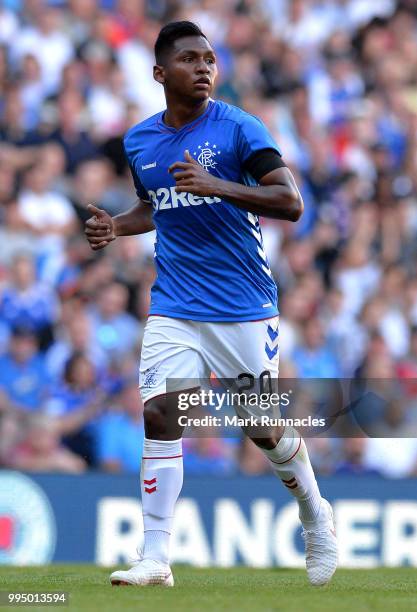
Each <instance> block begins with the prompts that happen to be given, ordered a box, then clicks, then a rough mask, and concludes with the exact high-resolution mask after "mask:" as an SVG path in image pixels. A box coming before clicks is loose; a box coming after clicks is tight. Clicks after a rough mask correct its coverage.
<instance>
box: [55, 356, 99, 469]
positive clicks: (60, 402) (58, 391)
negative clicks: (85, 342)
mask: <svg viewBox="0 0 417 612" xmlns="http://www.w3.org/2000/svg"><path fill="white" fill-rule="evenodd" d="M105 401H106V394H105V391H104V389H103V387H100V386H99V380H98V376H97V373H96V371H95V368H94V366H93V364H92V363H91V362H90V361H89V360H88V358H87V357H85V356H84V355H83V354H82V353H73V354H72V355H71V356H70V358H69V359H68V361H67V362H66V364H65V370H64V374H63V379H62V380H61V381H59V383H57V384H56V386H55V389H54V390H53V391H52V392H51V397H50V400H49V401H48V403H47V404H46V412H47V414H48V415H50V416H52V417H54V418H55V419H56V420H57V422H58V424H59V430H60V432H61V434H62V435H64V436H65V438H64V442H65V445H66V446H67V447H68V448H69V449H70V450H72V451H73V452H75V453H76V454H77V455H80V456H81V457H83V459H84V460H85V461H86V462H87V463H88V464H89V465H95V464H96V462H97V427H98V418H97V417H98V416H99V414H100V412H101V411H102V410H103V409H104V407H105Z"/></svg>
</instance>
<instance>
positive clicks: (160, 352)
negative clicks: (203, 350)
mask: <svg viewBox="0 0 417 612" xmlns="http://www.w3.org/2000/svg"><path fill="white" fill-rule="evenodd" d="M204 374H205V370H204V363H203V359H202V356H201V354H200V346H199V330H198V325H197V324H195V323H194V322H193V321H185V320H182V319H172V318H170V317H156V316H152V317H149V319H148V321H147V324H146V327H145V331H144V336H143V342H142V352H141V358H140V368H139V387H140V392H141V396H142V399H143V402H144V403H147V402H149V401H150V400H151V399H153V398H155V397H157V396H164V395H165V394H167V393H174V392H176V391H181V390H183V389H189V388H194V387H195V386H196V381H199V379H200V378H201V377H202V376H204Z"/></svg>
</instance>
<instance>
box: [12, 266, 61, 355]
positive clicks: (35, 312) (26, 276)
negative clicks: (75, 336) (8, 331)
mask: <svg viewBox="0 0 417 612" xmlns="http://www.w3.org/2000/svg"><path fill="white" fill-rule="evenodd" d="M9 273H10V279H9V282H8V283H7V284H6V285H5V286H4V288H3V291H1V293H0V319H1V320H3V321H4V322H5V323H6V325H8V326H9V327H24V328H26V329H30V330H32V331H33V332H34V333H35V334H37V335H38V337H39V339H40V341H41V348H42V349H45V348H46V347H47V346H48V345H49V343H50V342H51V339H52V337H53V326H54V324H55V323H56V321H57V318H58V312H59V306H58V300H57V296H56V294H55V293H54V292H53V291H52V289H51V288H50V287H48V286H47V285H46V284H45V283H40V282H38V281H37V280H36V269H35V262H34V260H33V259H32V258H31V257H30V256H28V255H19V256H16V257H15V258H14V260H13V262H12V265H11V266H10V269H9Z"/></svg>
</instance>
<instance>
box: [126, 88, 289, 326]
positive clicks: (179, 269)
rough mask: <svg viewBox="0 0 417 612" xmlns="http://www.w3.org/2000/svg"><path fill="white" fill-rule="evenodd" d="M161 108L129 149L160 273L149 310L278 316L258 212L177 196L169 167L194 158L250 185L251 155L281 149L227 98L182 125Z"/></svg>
mask: <svg viewBox="0 0 417 612" xmlns="http://www.w3.org/2000/svg"><path fill="white" fill-rule="evenodd" d="M163 116H164V113H163V112H161V113H158V114H156V115H154V116H152V117H150V118H149V119H147V120H145V121H143V122H142V123H139V124H138V125H136V126H134V127H133V128H131V129H130V130H129V131H128V132H127V134H126V136H125V140H124V145H125V152H126V156H127V159H128V162H129V166H130V169H131V172H132V176H133V180H134V183H135V187H136V191H137V194H138V196H139V197H140V198H142V199H143V200H145V201H149V203H150V205H151V206H152V207H153V220H154V224H155V227H156V236H157V237H156V242H155V264H156V270H157V278H156V281H155V284H154V286H153V288H152V292H151V307H150V312H149V314H151V315H165V316H169V317H174V318H181V319H189V320H195V321H219V322H221V321H224V322H226V321H230V322H238V321H253V320H259V319H266V318H269V317H272V316H274V315H276V314H277V313H278V310H277V287H276V285H275V282H274V280H273V278H272V274H271V270H270V267H269V263H268V258H267V256H266V253H265V250H264V244H263V239H262V232H261V228H260V225H259V220H258V217H257V216H256V215H254V214H252V213H250V212H247V211H245V210H242V209H241V208H238V207H237V206H235V205H234V204H232V203H231V202H228V201H226V200H223V199H221V198H218V197H200V196H196V195H192V194H191V193H176V192H175V179H174V177H173V176H172V175H171V174H170V173H169V172H168V168H169V166H171V164H173V163H174V162H176V161H184V152H185V150H186V149H188V150H189V152H190V153H191V155H192V156H193V157H194V158H195V159H196V160H197V161H198V162H199V164H201V166H202V167H203V168H204V169H205V170H206V171H207V172H210V173H211V174H213V176H216V177H219V178H220V179H224V180H227V181H233V182H236V183H241V184H245V185H249V186H256V185H257V182H256V181H255V180H254V179H253V177H252V176H250V175H249V174H248V172H246V171H245V169H244V166H245V162H246V161H247V160H248V158H249V157H250V156H251V155H252V154H253V153H255V152H256V151H260V150H262V149H274V150H276V151H277V152H278V153H279V154H281V152H280V150H279V148H278V146H277V145H276V144H275V142H274V140H273V139H272V137H271V135H270V134H269V132H268V130H267V129H266V127H265V125H264V124H263V123H262V121H260V119H258V118H257V117H254V116H253V115H249V114H248V113H246V112H244V111H242V110H241V109H239V108H237V107H235V106H231V105H230V104H226V103H225V102H221V101H217V100H216V101H215V100H210V101H209V104H208V106H207V109H206V110H205V112H204V113H203V114H202V115H201V116H200V117H198V118H197V119H196V120H194V121H193V122H192V123H189V124H187V125H184V126H183V127H181V128H180V129H175V128H172V127H169V126H167V125H166V124H165V123H164V120H163Z"/></svg>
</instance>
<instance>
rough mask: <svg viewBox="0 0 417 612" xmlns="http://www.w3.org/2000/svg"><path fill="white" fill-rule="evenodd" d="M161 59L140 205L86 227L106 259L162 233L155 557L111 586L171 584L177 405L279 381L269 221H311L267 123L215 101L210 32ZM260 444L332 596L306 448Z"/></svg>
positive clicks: (151, 464)
mask: <svg viewBox="0 0 417 612" xmlns="http://www.w3.org/2000/svg"><path fill="white" fill-rule="evenodd" d="M155 59H156V65H155V66H154V78H155V80H156V81H157V82H158V83H160V84H161V85H162V86H163V88H164V91H165V97H166V110H165V111H163V112H160V113H157V114H156V115H154V116H152V117H150V118H149V119H146V120H145V121H143V122H141V123H139V124H138V125H135V126H134V127H133V128H131V129H130V130H129V131H128V132H127V134H126V136H125V139H124V146H125V152H126V156H127V159H128V162H129V166H130V169H131V172H132V176H133V180H134V183H135V187H136V192H137V195H138V198H139V199H138V201H137V203H136V204H135V205H134V207H133V208H131V209H130V210H129V211H127V212H125V213H122V214H120V215H117V216H115V217H113V218H112V217H110V215H108V214H107V213H106V212H105V211H103V210H100V209H99V208H97V207H96V206H93V205H91V206H90V211H91V212H92V214H93V216H92V217H91V218H90V219H89V220H88V221H87V222H86V228H85V233H86V236H87V239H88V241H89V243H90V245H91V248H92V249H93V250H94V251H97V250H100V249H102V248H104V247H106V246H107V245H108V244H109V243H110V242H111V241H113V240H115V239H116V238H117V237H119V236H130V235H134V234H141V233H145V232H149V231H151V230H153V229H154V228H156V236H157V238H156V243H155V265H156V270H157V278H156V281H155V284H154V286H153V287H152V293H151V306H150V311H149V318H148V320H147V324H146V327H145V331H144V337H143V345H142V354H141V360H140V375H139V384H140V390H141V394H142V398H143V402H144V424H145V441H144V450H143V458H142V468H141V491H142V509H143V524H144V545H143V550H142V553H141V558H140V560H139V561H138V562H137V563H135V564H134V565H133V567H132V568H131V569H129V570H126V571H116V572H114V573H113V574H112V575H111V576H110V581H111V583H112V584H114V585H138V586H145V585H155V584H159V585H165V586H173V584H174V578H173V575H172V572H171V568H170V559H169V542H170V536H171V532H172V524H173V516H174V508H175V504H176V501H177V499H178V496H179V494H180V491H181V487H182V482H183V462H182V440H181V437H182V432H183V427H181V425H180V423H179V422H178V419H177V420H176V421H175V420H173V419H172V418H171V419H170V418H169V415H170V412H171V410H172V407H173V406H175V397H176V394H177V395H178V394H179V393H180V392H181V391H184V390H187V388H189V386H190V383H187V381H191V380H195V379H203V378H208V377H209V376H210V374H211V373H213V374H214V375H215V376H216V377H217V378H219V379H222V378H226V379H234V378H236V377H237V376H239V375H240V374H241V373H248V374H250V375H252V376H253V377H256V378H258V377H259V376H261V375H262V374H263V373H265V372H268V373H270V375H271V376H272V377H273V378H277V377H278V310H277V287H276V285H275V282H274V280H273V278H272V274H271V270H270V268H269V264H268V259H267V256H266V254H265V251H264V246H263V240H262V232H261V228H260V225H259V221H258V216H259V215H261V216H265V217H271V218H274V219H283V220H287V221H297V220H298V219H299V217H300V216H301V214H302V211H303V202H302V198H301V196H300V193H299V191H298V189H297V186H296V184H295V181H294V178H293V176H292V174H291V172H290V171H289V169H288V168H287V167H286V165H285V163H284V161H283V158H282V155H281V151H280V149H279V147H278V146H277V145H276V143H275V142H274V140H273V139H272V137H271V135H270V134H269V133H268V131H267V129H266V128H265V126H264V124H263V123H262V122H261V121H260V120H259V119H258V118H256V117H254V116H252V115H250V114H248V113H246V112H244V111H243V110H241V109H239V108H237V107H235V106H231V105H230V104H226V103H225V102H222V101H219V100H215V99H213V98H212V97H211V94H212V91H213V87H214V83H215V80H216V75H217V66H216V55H215V52H214V50H213V48H212V47H211V45H210V43H209V41H208V40H207V38H206V36H205V35H204V34H203V32H202V31H201V30H200V29H199V27H198V26H197V25H195V24H193V23H191V22H188V21H181V22H173V23H169V24H168V25H166V26H165V27H163V28H162V30H161V31H160V33H159V36H158V39H157V41H156V43H155ZM167 379H175V380H181V381H183V383H182V388H181V389H175V390H174V391H172V390H171V391H170V390H167V385H166V381H167ZM242 410H244V409H242V408H241V409H240V411H242ZM247 416H250V415H247ZM277 432H278V433H277ZM253 441H254V443H255V444H257V445H258V446H259V447H260V449H261V450H262V451H263V453H264V454H265V456H266V457H267V459H268V460H269V462H270V464H271V468H272V470H273V471H274V473H275V474H276V475H277V477H278V478H279V479H280V480H281V482H282V483H283V485H284V486H285V487H286V488H287V489H288V492H289V494H290V495H292V496H293V497H294V498H295V500H296V501H297V503H298V507H299V517H300V521H301V524H302V527H303V537H304V539H305V548H306V568H307V574H308V578H309V580H310V582H311V584H313V585H323V584H326V583H327V582H328V581H329V580H330V579H331V577H332V575H333V573H334V572H335V570H336V566H337V541H336V536H335V531H334V525H333V515H332V509H331V506H330V504H329V503H328V502H327V501H326V500H325V499H323V498H322V497H321V494H320V491H319V488H318V486H317V482H316V479H315V477H314V473H313V469H312V467H311V464H310V460H309V457H308V453H307V449H306V446H305V443H304V441H303V440H302V438H301V437H300V435H299V434H298V432H297V431H296V430H295V429H293V428H291V427H286V428H285V430H284V429H283V428H281V429H280V430H274V433H271V434H268V435H265V436H263V437H257V436H254V437H253Z"/></svg>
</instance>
